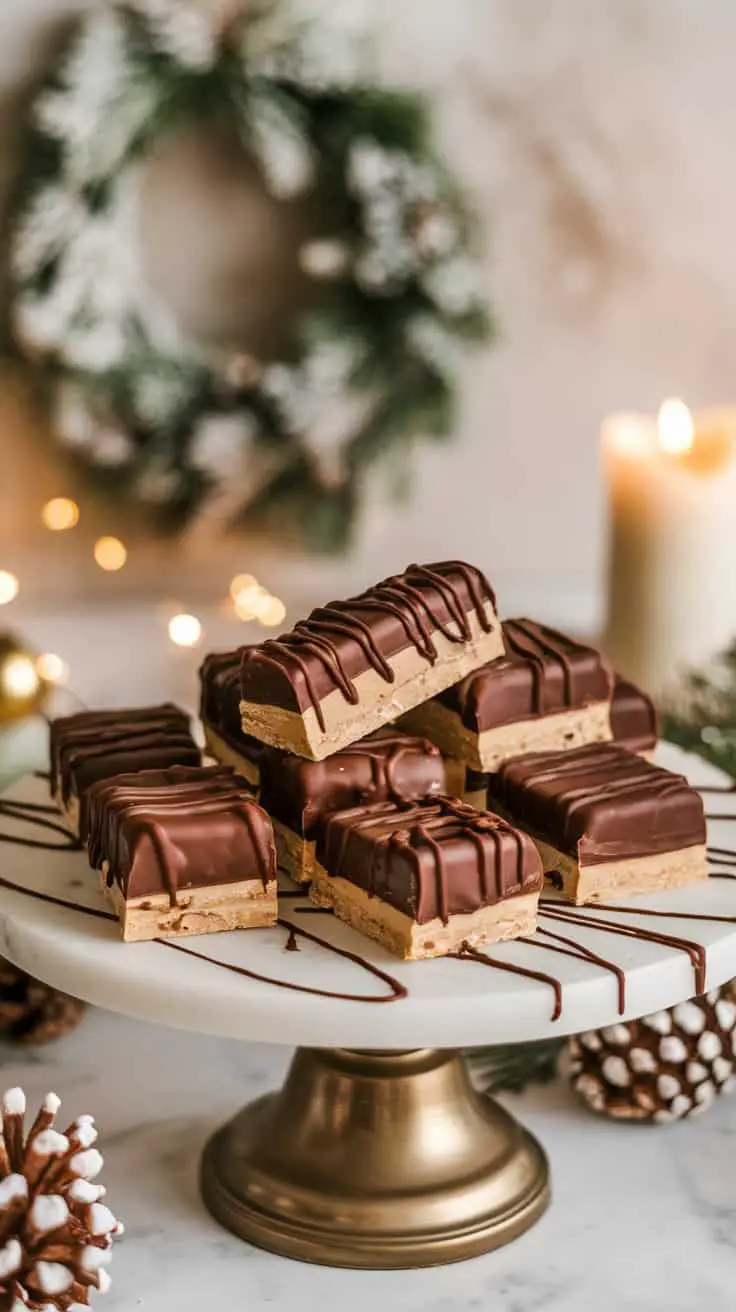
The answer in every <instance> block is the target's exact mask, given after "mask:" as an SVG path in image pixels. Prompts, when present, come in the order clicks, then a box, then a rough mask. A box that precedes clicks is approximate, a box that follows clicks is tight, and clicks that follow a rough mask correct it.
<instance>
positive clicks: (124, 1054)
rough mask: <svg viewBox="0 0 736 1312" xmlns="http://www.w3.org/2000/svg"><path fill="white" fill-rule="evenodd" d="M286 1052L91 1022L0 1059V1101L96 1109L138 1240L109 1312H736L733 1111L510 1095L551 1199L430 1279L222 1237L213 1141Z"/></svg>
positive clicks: (122, 1267)
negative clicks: (684, 1119) (16, 1088)
mask: <svg viewBox="0 0 736 1312" xmlns="http://www.w3.org/2000/svg"><path fill="white" fill-rule="evenodd" d="M288 1060H289V1053H288V1051H286V1050H285V1049H282V1048H278V1047H266V1046H259V1045H249V1044H239V1043H235V1042H231V1041H227V1040H221V1039H211V1038H206V1037H200V1036H197V1035H191V1034H185V1033H182V1032H179V1031H175V1030H168V1029H161V1028H159V1027H157V1026H152V1025H147V1024H144V1023H142V1022H138V1021H132V1020H128V1019H125V1018H123V1017H120V1016H114V1015H111V1014H109V1013H107V1012H102V1011H97V1012H94V1011H93V1012H91V1013H90V1015H89V1017H88V1018H87V1020H86V1021H85V1023H84V1024H83V1025H82V1027H81V1028H80V1029H79V1030H77V1031H76V1032H75V1033H74V1034H73V1035H71V1036H70V1037H69V1038H67V1039H65V1040H62V1041H61V1042H60V1043H57V1044H55V1045H52V1046H49V1047H45V1048H40V1049H34V1050H32V1051H31V1050H29V1051H28V1052H23V1051H19V1050H18V1049H11V1048H7V1047H0V1064H2V1066H3V1070H2V1071H1V1072H0V1079H2V1080H3V1081H4V1087H7V1086H9V1085H11V1084H18V1083H20V1084H22V1085H23V1086H24V1087H25V1088H26V1090H27V1092H28V1095H29V1099H30V1101H31V1104H33V1103H35V1102H37V1101H38V1100H39V1099H40V1098H41V1097H42V1096H43V1094H44V1093H45V1092H47V1091H48V1090H50V1089H53V1090H54V1091H55V1092H56V1093H58V1094H59V1095H60V1096H61V1097H62V1098H63V1100H64V1104H65V1107H64V1110H65V1111H66V1112H67V1113H68V1114H69V1115H70V1116H72V1115H77V1114H78V1113H80V1112H92V1113H94V1114H95V1116H96V1117H97V1120H98V1122H99V1125H100V1130H101V1137H100V1146H101V1148H102V1150H103V1153H104V1155H105V1158H106V1166H105V1172H104V1175H103V1179H104V1181H105V1183H106V1184H107V1186H108V1189H109V1196H110V1202H111V1205H112V1206H113V1208H114V1210H115V1212H116V1213H117V1215H118V1216H120V1217H121V1218H122V1219H123V1220H124V1221H125V1223H126V1227H127V1233H126V1236H125V1238H124V1239H123V1241H122V1242H121V1243H120V1245H119V1246H118V1248H117V1252H116V1256H115V1261H114V1263H113V1268H112V1273H113V1289H112V1292H111V1293H110V1295H109V1296H108V1297H107V1298H106V1299H104V1300H102V1301H98V1303H97V1306H98V1307H99V1308H100V1309H102V1308H104V1309H105V1312H132V1310H133V1309H142V1312H200V1310H201V1309H202V1308H218V1309H229V1308H239V1309H240V1308H242V1309H249V1310H251V1309H255V1308H264V1309H268V1308H274V1309H278V1310H279V1312H281V1310H283V1312H286V1310H287V1309H288V1310H291V1309H293V1308H296V1307H298V1308H299V1309H300V1312H316V1310H317V1309H321V1308H323V1307H326V1306H328V1307H329V1306H334V1307H343V1306H346V1305H347V1303H348V1301H349V1306H350V1312H374V1310H375V1308H376V1307H380V1308H381V1310H382V1312H466V1309H467V1310H468V1312H469V1309H471V1308H479V1309H480V1308H490V1307H493V1308H494V1309H495V1310H496V1312H537V1309H544V1312H664V1310H665V1309H666V1310H667V1312H695V1310H696V1309H698V1310H700V1309H702V1312H732V1309H733V1305H734V1291H736V1097H730V1098H722V1099H721V1100H720V1102H719V1103H718V1104H717V1105H716V1106H715V1107H714V1108H713V1109H712V1110H711V1111H709V1112H708V1113H706V1115H704V1116H703V1117H702V1118H700V1119H699V1120H695V1121H693V1122H691V1123H689V1124H688V1123H681V1124H677V1125H673V1126H667V1127H657V1128H649V1127H644V1126H632V1127H627V1126H622V1125H617V1124H613V1123H611V1122H606V1121H604V1120H599V1119H597V1118H596V1117H594V1116H592V1115H591V1114H590V1113H588V1112H587V1111H586V1110H585V1109H584V1108H582V1107H581V1106H580V1105H579V1104H578V1103H577V1101H576V1100H575V1099H574V1098H573V1096H572V1094H571V1093H570V1092H569V1091H568V1089H567V1088H566V1086H565V1084H564V1083H563V1082H561V1081H560V1082H558V1083H557V1084H556V1085H554V1086H552V1087H549V1086H548V1087H546V1088H540V1089H535V1090H533V1091H530V1092H527V1093H526V1094H524V1095H523V1096H521V1097H518V1098H511V1099H509V1103H508V1105H509V1106H510V1107H511V1108H512V1110H513V1112H514V1114H515V1115H517V1116H518V1117H519V1118H520V1119H521V1120H523V1121H524V1122H525V1123H526V1124H527V1125H528V1126H529V1127H530V1129H532V1130H533V1131H534V1133H535V1134H537V1135H538V1137H539V1138H540V1139H541V1141H542V1143H543V1144H544V1145H545V1147H546V1149H547V1152H548V1154H549V1156H550V1160H551V1166H552V1181H553V1192H554V1197H553V1203H552V1207H551V1208H550V1210H549V1212H548V1213H547V1214H546V1216H544V1217H543V1218H542V1220H541V1221H540V1222H539V1223H538V1224H537V1225H536V1226H535V1227H534V1229H532V1230H531V1231H530V1232H529V1233H528V1234H526V1235H524V1236H523V1237H522V1238H521V1239H519V1240H517V1241H516V1243H514V1244H512V1245H510V1246H509V1247H508V1248H505V1249H501V1250H499V1251H498V1252H496V1253H490V1254H488V1255H487V1256H485V1257H482V1258H477V1259H475V1260H474V1261H471V1262H464V1263H461V1264H459V1265H457V1266H448V1267H439V1268H435V1269H433V1270H426V1271H399V1272H383V1271H375V1272H354V1271H339V1270H330V1269H328V1268H321V1267H310V1266H306V1265H303V1264H301V1263H297V1262H292V1261H288V1260H286V1259H284V1258H279V1257H275V1256H273V1255H271V1254H268V1253H263V1252H260V1251H258V1250H257V1249H255V1248H251V1247H249V1246H248V1245H246V1244H244V1243H242V1242H241V1241H239V1240H237V1239H235V1238H233V1237H231V1236H230V1235H229V1234H227V1233H226V1232H225V1231H224V1230H221V1229H220V1228H219V1227H218V1226H217V1225H216V1223H215V1222H214V1221H213V1220H211V1218H210V1217H209V1215H208V1214H207V1213H206V1212H205V1210H204V1207H203V1206H202V1204H201V1202H200V1200H199V1197H198V1192H197V1161H198V1156H199V1151H200V1149H201V1147H202V1145H203V1143H204V1141H205V1139H206V1137H207V1135H208V1134H209V1133H210V1132H211V1130H212V1129H214V1128H215V1127H216V1126H217V1125H219V1124H220V1123H221V1122H222V1121H223V1120H225V1119H226V1118H227V1117H228V1115H230V1114H231V1113H232V1112H233V1111H235V1110H236V1109H237V1108H238V1107H239V1106H240V1105H242V1104H243V1103H244V1102H246V1101H248V1100H249V1099H250V1098H253V1097H255V1096H257V1095H258V1094H260V1093H261V1092H263V1091H265V1090H266V1089H268V1088H269V1087H273V1086H275V1085H277V1084H278V1083H280V1081H281V1079H282V1076H283V1074H284V1071H285V1068H286V1065H287V1063H288Z"/></svg>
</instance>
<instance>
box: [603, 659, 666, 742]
mask: <svg viewBox="0 0 736 1312" xmlns="http://www.w3.org/2000/svg"><path fill="white" fill-rule="evenodd" d="M611 729H612V730H613V738H614V741H615V742H617V743H620V744H621V746H622V747H627V748H628V749H629V751H630V752H650V751H652V750H653V749H654V748H655V747H656V746H657V737H658V730H659V725H658V722H657V712H656V710H655V707H654V702H653V701H652V699H651V697H648V696H647V694H646V693H645V692H643V691H642V689H641V688H637V686H636V684H635V683H629V682H628V681H627V680H626V679H622V678H621V677H620V676H619V675H618V674H617V675H616V681H615V683H614V686H613V699H612V701H611Z"/></svg>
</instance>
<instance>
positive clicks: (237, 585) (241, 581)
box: [230, 574, 258, 601]
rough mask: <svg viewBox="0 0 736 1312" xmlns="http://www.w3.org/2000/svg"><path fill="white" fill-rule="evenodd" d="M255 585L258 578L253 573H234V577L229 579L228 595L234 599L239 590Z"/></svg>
mask: <svg viewBox="0 0 736 1312" xmlns="http://www.w3.org/2000/svg"><path fill="white" fill-rule="evenodd" d="M257 587H258V579H257V578H256V577H255V575H254V574H236V575H235V578H234V579H231V580H230V596H231V597H232V599H233V601H235V600H236V599H237V597H238V595H239V594H240V593H241V592H245V591H246V590H247V589H248V588H257Z"/></svg>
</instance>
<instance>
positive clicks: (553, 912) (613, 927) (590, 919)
mask: <svg viewBox="0 0 736 1312" xmlns="http://www.w3.org/2000/svg"><path fill="white" fill-rule="evenodd" d="M540 908H541V909H540V916H542V915H544V916H547V917H548V918H550V919H551V920H560V921H563V923H567V924H569V925H580V926H583V927H585V928H586V929H587V928H589V929H597V930H600V931H601V932H602V933H614V934H620V935H621V937H622V938H636V939H640V940H645V941H647V942H649V943H660V944H661V945H662V947H670V948H674V949H675V950H677V951H680V952H686V953H687V955H688V957H689V958H690V961H691V963H692V967H693V970H694V972H695V992H696V994H700V993H704V992H705V969H706V955H705V948H704V947H703V944H702V943H696V942H694V941H693V940H692V939H687V938H681V937H680V936H679V935H675V934H665V933H663V932H661V931H658V930H653V929H642V928H641V926H640V925H621V924H618V923H617V922H616V921H615V920H603V919H601V918H600V917H597V918H596V917H594V916H591V915H584V914H583V909H582V908H576V907H571V906H568V905H566V904H562V903H558V902H555V901H554V899H551V898H540ZM620 909H621V908H620V906H619V905H617V906H616V910H617V911H618V910H620ZM631 910H632V911H633V912H634V913H635V914H638V915H641V916H647V915H650V914H652V913H651V912H649V911H648V909H647V908H646V907H633V908H631ZM653 914H655V915H656V914H659V913H657V912H655V913H653ZM688 919H690V920H699V919H702V920H714V919H715V920H721V919H723V918H722V917H713V916H702V917H700V916H690V917H688ZM725 920H726V921H727V922H728V923H729V924H736V916H728V917H725Z"/></svg>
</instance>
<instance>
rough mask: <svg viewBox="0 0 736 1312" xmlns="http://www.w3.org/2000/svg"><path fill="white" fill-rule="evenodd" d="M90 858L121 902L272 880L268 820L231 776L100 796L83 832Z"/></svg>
mask: <svg viewBox="0 0 736 1312" xmlns="http://www.w3.org/2000/svg"><path fill="white" fill-rule="evenodd" d="M90 858H91V859H94V861H95V863H97V862H99V863H100V864H102V862H103V861H107V862H108V866H109V869H108V881H109V883H111V884H112V883H118V884H119V885H120V887H121V889H122V892H123V895H124V897H125V898H126V899H131V898H139V897H143V896H145V895H147V894H155V893H160V892H162V891H164V890H165V891H166V892H167V893H168V895H169V899H170V902H171V905H172V906H175V905H176V904H177V900H178V895H179V893H181V892H184V891H185V890H186V889H191V888H202V887H205V886H207V885H212V884H228V883H239V882H240V881H241V880H246V879H261V880H262V881H263V884H264V886H265V885H266V884H267V883H268V881H269V880H272V879H275V878H276V848H275V844H274V841H273V830H272V827H271V822H270V820H269V818H268V816H267V815H266V813H265V811H262V810H261V808H260V807H259V806H258V805H257V803H256V802H254V801H253V799H252V797H250V796H249V793H248V790H247V788H246V787H245V786H244V785H243V783H242V781H241V780H239V779H238V776H237V775H236V774H235V773H234V771H229V772H228V771H225V770H222V769H220V768H217V767H215V768H214V769H212V770H208V769H202V770H201V771H200V772H199V778H198V779H193V778H190V779H188V780H187V781H186V782H178V783H168V784H156V783H152V784H151V786H146V784H145V783H144V784H143V785H142V786H141V785H140V783H138V784H131V785H123V786H117V785H116V782H114V783H113V784H112V785H111V787H110V788H109V789H107V790H104V791H103V793H102V795H101V796H100V797H99V798H98V801H97V805H96V807H95V827H94V830H91V831H90Z"/></svg>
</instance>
